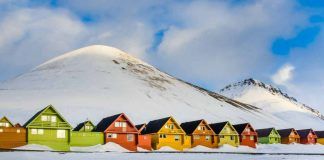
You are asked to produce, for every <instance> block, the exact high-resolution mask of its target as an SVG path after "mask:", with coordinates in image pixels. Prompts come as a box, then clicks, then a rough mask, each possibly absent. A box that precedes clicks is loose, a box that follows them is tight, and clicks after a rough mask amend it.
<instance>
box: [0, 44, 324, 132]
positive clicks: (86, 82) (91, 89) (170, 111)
mask: <svg viewBox="0 0 324 160" xmlns="http://www.w3.org/2000/svg"><path fill="white" fill-rule="evenodd" d="M48 104H52V105H54V106H55V107H56V108H57V109H58V110H59V111H60V112H61V113H62V115H63V116H65V118H66V119H67V120H68V121H69V122H71V123H72V125H76V124H77V123H79V122H81V121H84V120H85V119H90V120H92V121H94V122H95V123H96V122H98V121H100V120H101V119H102V118H103V117H105V116H109V115H113V114H116V113H120V112H124V113H126V114H127V115H128V116H129V118H130V119H131V120H133V121H134V122H135V123H143V122H148V121H149V120H153V119H156V118H161V117H165V116H170V115H172V116H174V117H175V118H176V119H177V120H178V121H179V122H184V121H189V120H196V119H201V118H204V119H206V120H207V121H209V122H220V121H227V120H228V121H231V122H233V123H241V122H251V123H252V124H253V125H255V126H256V127H257V128H263V127H271V126H274V127H279V128H283V127H296V128H305V127H313V128H319V129H320V128H322V129H324V121H323V120H321V119H320V118H318V117H317V116H316V115H315V114H313V113H311V112H309V111H304V110H302V111H303V112H302V114H300V115H301V117H304V116H308V119H304V120H306V121H307V123H299V122H298V121H295V122H293V121H290V120H289V119H291V118H296V117H294V116H293V117H282V116H277V115H276V114H275V113H274V112H268V111H267V110H265V109H263V108H260V107H258V105H250V104H246V103H242V102H240V101H237V100H232V99H230V98H227V97H225V96H222V95H220V94H218V93H215V92H211V91H208V90H206V89H203V88H201V87H199V86H195V85H192V84H190V83H187V82H184V81H182V80H179V79H177V78H175V77H172V76H170V75H168V74H166V73H163V72H161V71H159V70H158V69H156V68H155V67H153V66H151V65H149V64H147V63H145V62H143V61H141V60H139V59H137V58H135V57H132V56H131V55H129V54H127V53H125V52H123V51H121V50H119V49H116V48H113V47H108V46H101V45H94V46H89V47H85V48H81V49H78V50H75V51H72V52H69V53H65V54H63V55H61V56H59V57H56V58H54V59H51V60H49V61H47V62H45V63H43V64H41V65H39V66H38V67H36V68H35V69H33V70H31V71H29V72H27V73H24V74H22V75H20V76H18V77H16V78H14V79H11V80H8V81H6V82H4V83H1V84H0V114H1V115H6V116H8V117H9V118H11V119H12V121H14V122H20V123H24V122H25V121H26V120H27V119H29V118H30V117H31V116H32V115H34V114H35V112H37V111H38V110H40V109H41V108H43V107H45V106H46V105H48ZM272 113H274V114H272ZM1 115H0V116H1ZM298 115H299V114H298ZM288 122H289V123H288Z"/></svg>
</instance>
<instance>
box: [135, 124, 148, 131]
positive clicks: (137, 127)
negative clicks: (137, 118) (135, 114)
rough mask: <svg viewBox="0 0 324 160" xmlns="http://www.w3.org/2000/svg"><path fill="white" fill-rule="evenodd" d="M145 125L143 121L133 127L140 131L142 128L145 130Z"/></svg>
mask: <svg viewBox="0 0 324 160" xmlns="http://www.w3.org/2000/svg"><path fill="white" fill-rule="evenodd" d="M145 126H146V124H145V123H143V124H138V125H136V126H135V127H136V129H137V130H138V132H140V133H142V132H143V130H145V129H144V128H145Z"/></svg>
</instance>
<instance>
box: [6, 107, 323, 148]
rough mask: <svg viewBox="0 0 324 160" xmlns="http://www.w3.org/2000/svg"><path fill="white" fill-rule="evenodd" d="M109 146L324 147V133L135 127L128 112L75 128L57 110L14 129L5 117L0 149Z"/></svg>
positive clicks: (188, 125) (200, 123)
mask: <svg viewBox="0 0 324 160" xmlns="http://www.w3.org/2000/svg"><path fill="white" fill-rule="evenodd" d="M109 142H114V143H116V144H119V145H120V146H122V147H124V148H125V149H127V150H130V151H137V148H138V147H140V148H143V149H146V150H158V149H160V148H162V147H171V148H173V149H176V150H180V151H181V150H184V149H185V148H192V147H196V146H205V147H209V148H217V147H219V146H222V145H224V144H228V145H232V146H235V147H237V146H239V145H244V146H249V147H252V148H256V147H257V144H258V143H261V144H275V143H282V144H290V143H301V144H315V143H320V144H324V131H316V132H315V131H313V130H312V129H305V130H295V129H293V128H290V129H282V130H276V129H275V128H265V129H258V130H255V129H254V128H253V127H252V125H251V124H249V123H244V124H237V125H232V124H231V123H230V122H221V123H211V124H209V123H207V121H206V120H204V119H201V120H196V121H191V122H184V123H181V124H179V123H178V122H177V121H176V120H175V119H174V118H173V117H172V116H170V117H166V118H162V119H157V120H153V121H150V122H148V123H147V124H139V125H134V124H133V123H132V122H131V121H130V119H129V118H128V117H127V116H126V115H125V114H124V113H121V114H116V115H113V116H110V117H106V118H103V119H102V120H101V121H100V122H99V123H98V124H97V125H94V124H93V123H92V122H91V121H88V120H87V121H85V122H82V123H80V124H78V125H77V126H76V127H75V128H74V129H73V128H72V126H71V125H70V124H69V123H68V122H67V121H66V120H65V119H64V117H63V116H62V115H61V114H60V113H59V112H58V111H57V110H56V109H55V108H54V107H53V106H52V105H49V106H47V107H45V108H44V109H42V110H41V111H39V112H37V113H36V114H35V115H34V116H33V117H32V118H30V119H29V120H28V121H27V122H26V123H25V124H24V125H23V126H20V125H19V124H15V125H14V124H13V123H11V122H10V120H9V119H8V118H6V117H3V118H2V119H1V120H0V148H1V149H11V148H16V147H19V146H23V145H26V144H39V145H45V146H48V147H50V148H52V149H53V150H58V151H69V150H70V147H86V146H94V145H98V144H105V143H109Z"/></svg>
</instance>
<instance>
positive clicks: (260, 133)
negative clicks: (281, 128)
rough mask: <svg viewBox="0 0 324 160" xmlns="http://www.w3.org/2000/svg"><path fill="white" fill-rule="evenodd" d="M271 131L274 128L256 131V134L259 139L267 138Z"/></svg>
mask: <svg viewBox="0 0 324 160" xmlns="http://www.w3.org/2000/svg"><path fill="white" fill-rule="evenodd" d="M272 130H274V128H264V129H257V130H256V132H257V133H258V136H259V137H268V136H269V135H270V133H271V131H272Z"/></svg>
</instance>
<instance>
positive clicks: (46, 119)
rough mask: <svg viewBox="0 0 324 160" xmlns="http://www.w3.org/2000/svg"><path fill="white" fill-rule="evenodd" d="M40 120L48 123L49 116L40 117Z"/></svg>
mask: <svg viewBox="0 0 324 160" xmlns="http://www.w3.org/2000/svg"><path fill="white" fill-rule="evenodd" d="M41 120H42V121H49V116H42V117H41Z"/></svg>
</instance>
